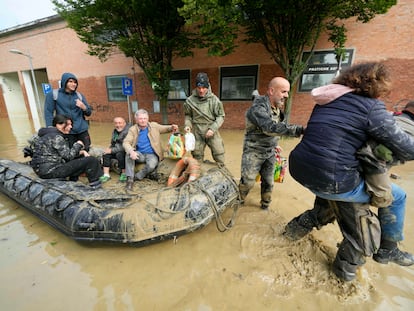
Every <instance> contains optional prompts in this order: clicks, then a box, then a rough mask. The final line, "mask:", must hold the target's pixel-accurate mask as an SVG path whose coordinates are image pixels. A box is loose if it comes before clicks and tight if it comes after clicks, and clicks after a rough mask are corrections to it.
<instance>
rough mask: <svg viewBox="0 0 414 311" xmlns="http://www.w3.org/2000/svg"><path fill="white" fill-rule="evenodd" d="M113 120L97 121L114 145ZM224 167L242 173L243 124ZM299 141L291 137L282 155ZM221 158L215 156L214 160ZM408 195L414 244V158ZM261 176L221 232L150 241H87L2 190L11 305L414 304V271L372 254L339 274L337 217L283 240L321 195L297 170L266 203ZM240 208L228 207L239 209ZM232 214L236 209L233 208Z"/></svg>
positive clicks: (4, 150) (401, 170)
mask: <svg viewBox="0 0 414 311" xmlns="http://www.w3.org/2000/svg"><path fill="white" fill-rule="evenodd" d="M0 131H1V135H0V158H8V159H14V160H17V161H22V160H23V156H22V153H21V149H22V148H23V147H24V145H25V143H26V140H27V139H28V138H29V137H30V136H31V134H32V126H31V125H30V123H28V122H27V121H26V120H13V122H12V124H11V123H10V122H9V120H8V119H0ZM111 131H112V125H111V124H97V123H92V124H91V136H92V143H93V145H95V146H106V145H107V143H108V141H109V137H110V134H111ZM222 135H223V138H224V141H225V147H226V165H227V166H228V168H229V169H230V171H231V172H232V173H233V174H234V176H235V177H236V179H239V177H240V159H241V148H242V139H243V132H242V131H222ZM297 142H298V140H296V139H289V140H282V141H281V145H282V147H283V148H284V154H285V155H288V154H289V150H290V149H291V148H292V147H293V146H294V145H295V144H296V143H297ZM208 158H209V159H211V157H210V156H209V157H208ZM393 172H394V173H396V174H398V175H399V176H400V177H401V178H400V179H397V180H396V183H398V184H400V185H401V186H402V187H403V188H404V189H405V190H406V191H407V193H408V204H407V217H406V224H405V236H406V239H405V241H404V242H403V243H402V244H401V248H403V249H405V250H407V251H411V252H414V246H413V245H414V243H413V242H414V211H413V207H414V198H413V197H414V195H413V194H414V193H413V189H414V163H408V164H406V165H404V166H401V167H397V168H394V169H393ZM259 201H260V195H259V184H257V185H256V187H255V188H254V189H253V191H252V193H251V194H250V195H249V196H248V198H247V201H246V204H245V206H244V207H243V208H242V209H240V210H239V213H238V215H237V219H236V225H235V226H234V227H233V228H232V229H231V230H229V231H227V232H224V233H220V232H219V231H218V230H217V229H216V226H215V224H214V222H213V223H211V224H210V225H208V226H207V227H205V228H203V229H201V230H199V231H197V232H194V233H191V234H188V235H185V236H182V237H180V238H179V239H178V240H177V241H175V242H174V241H165V242H162V243H159V244H154V245H151V246H145V247H142V248H132V247H125V246H110V247H108V246H105V247H96V246H95V247H93V246H85V245H80V244H78V243H77V242H74V241H73V240H71V239H70V238H68V237H66V236H65V235H63V234H61V233H59V232H58V231H56V230H55V229H53V228H52V227H50V226H49V225H47V224H45V223H43V222H42V221H41V220H40V219H38V218H36V217H34V216H32V214H30V212H28V211H27V210H25V209H24V208H23V207H21V206H19V204H17V203H16V202H14V201H12V200H10V199H8V198H7V197H5V196H4V195H2V194H0V246H1V254H0V276H1V278H0V280H1V281H0V308H1V310H7V311H9V310H19V311H23V310H43V311H48V310H50V311H55V310H64V311H66V310H111V311H112V310H114V311H117V310H186V311H190V310H193V311H213V310H214V311H221V310H318V311H321V310H322V311H323V310H381V311H382V310H413V308H414V268H413V267H400V266H397V265H394V264H389V265H380V264H378V263H376V262H374V261H373V260H372V259H369V258H368V259H367V263H366V265H365V266H364V267H363V268H362V269H361V271H360V274H359V277H358V280H356V281H353V282H351V283H343V282H341V281H338V280H337V279H336V277H335V276H334V274H333V273H332V272H331V271H330V264H331V263H332V261H333V259H334V256H335V253H336V243H338V242H339V241H340V240H341V234H340V233H339V230H338V228H337V225H336V224H330V225H328V226H326V227H324V228H323V229H321V230H320V231H314V232H312V234H310V235H309V236H308V237H306V238H304V239H303V240H301V241H299V242H294V243H292V242H288V241H286V240H284V239H283V237H281V232H282V230H283V227H284V225H285V224H286V222H287V221H288V220H290V219H291V218H292V217H293V216H296V215H297V214H299V213H300V212H302V211H304V210H305V209H308V208H310V207H311V204H312V202H313V196H312V195H311V193H310V192H309V191H307V190H306V189H304V188H303V187H302V186H300V185H299V184H297V183H296V182H295V181H294V180H293V179H292V178H291V177H290V176H286V178H285V181H284V183H281V184H276V185H275V189H274V194H273V202H272V205H271V208H270V210H269V211H268V212H266V211H262V210H260V208H259ZM229 212H230V211H229ZM225 216H230V213H228V215H225Z"/></svg>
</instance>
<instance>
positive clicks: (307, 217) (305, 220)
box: [283, 210, 315, 241]
mask: <svg viewBox="0 0 414 311" xmlns="http://www.w3.org/2000/svg"><path fill="white" fill-rule="evenodd" d="M311 213H312V210H308V211H306V212H304V213H303V214H301V215H299V216H297V217H295V218H293V219H292V220H291V221H289V222H288V224H287V225H286V227H285V232H283V235H284V236H285V237H286V238H288V239H289V240H292V241H296V240H299V239H301V238H303V237H304V236H305V235H307V234H308V233H309V232H311V231H312V230H313V227H314V226H315V224H314V221H313V218H312V216H311Z"/></svg>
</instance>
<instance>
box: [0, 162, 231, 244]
mask: <svg viewBox="0 0 414 311" xmlns="http://www.w3.org/2000/svg"><path fill="white" fill-rule="evenodd" d="M175 163H176V161H174V160H170V159H165V160H164V161H162V162H161V163H160V166H159V168H158V176H159V178H158V180H157V181H154V180H149V179H144V180H143V181H140V182H135V185H134V191H133V192H126V191H125V190H124V185H125V184H124V183H120V182H118V181H117V178H113V179H111V180H110V181H109V182H108V183H105V184H104V185H103V187H102V188H101V189H97V190H93V189H91V188H90V187H89V186H88V185H86V184H85V183H83V182H81V181H78V182H73V181H66V180H65V181H63V180H56V179H49V180H48V179H41V178H39V177H38V176H37V175H36V174H35V173H34V172H33V170H32V168H31V167H30V166H29V165H27V164H25V163H18V162H15V161H12V160H6V159H0V191H1V192H2V193H4V194H5V195H7V196H8V197H10V198H11V199H13V200H15V201H16V202H18V203H19V204H21V205H23V206H24V207H25V208H27V209H28V210H30V211H31V212H33V213H34V214H35V215H36V216H38V217H39V218H41V219H42V220H43V221H45V222H47V223H48V224H49V225H51V226H53V227H54V228H56V229H58V230H60V231H61V232H63V233H64V234H66V235H68V236H69V237H71V238H73V239H74V240H76V241H79V242H104V243H118V244H131V245H133V246H143V245H147V244H150V243H154V242H159V241H162V240H167V239H175V238H176V237H178V236H180V235H183V234H187V233H190V232H193V231H195V230H197V229H200V228H202V227H204V226H206V225H207V224H209V223H210V222H211V221H212V220H213V219H215V220H216V222H217V226H218V228H219V229H220V230H224V229H225V228H226V227H227V225H226V224H225V223H224V222H223V221H222V219H221V214H222V213H223V211H225V210H226V209H227V208H234V211H236V210H237V206H238V199H239V193H238V187H237V184H236V182H235V181H234V178H233V177H232V176H231V174H230V173H229V172H228V171H227V169H226V168H224V167H218V166H216V165H205V164H203V165H202V173H201V176H200V177H199V178H198V179H197V180H195V181H192V182H188V183H185V184H183V185H182V186H180V187H176V188H175V187H166V186H165V185H166V181H167V179H168V175H169V172H170V171H171V169H173V168H174V165H175ZM114 177H115V176H114Z"/></svg>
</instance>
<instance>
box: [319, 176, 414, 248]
mask: <svg viewBox="0 0 414 311" xmlns="http://www.w3.org/2000/svg"><path fill="white" fill-rule="evenodd" d="M391 186H392V196H393V197H394V200H393V201H392V203H391V205H390V206H389V207H382V208H379V209H378V218H379V221H380V224H381V238H382V239H385V240H388V241H393V242H399V241H402V240H403V239H404V235H403V229H404V218H405V203H406V199H407V195H406V193H405V191H404V190H403V189H402V188H400V187H399V186H397V185H395V184H392V185H391ZM313 193H314V194H315V195H317V196H318V197H321V198H323V199H326V200H332V201H343V202H354V203H369V201H370V196H369V195H368V193H367V192H366V189H365V182H364V181H363V182H361V183H360V184H359V185H358V186H357V187H356V188H355V189H353V190H351V191H349V192H345V193H338V194H326V193H319V192H313Z"/></svg>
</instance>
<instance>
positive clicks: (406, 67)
mask: <svg viewBox="0 0 414 311" xmlns="http://www.w3.org/2000/svg"><path fill="white" fill-rule="evenodd" d="M413 12H414V1H412V0H400V1H398V4H397V5H396V6H394V7H392V8H391V10H389V12H388V13H387V14H385V15H378V16H376V17H375V18H374V19H373V20H372V21H370V22H369V23H366V24H362V23H359V22H355V20H353V19H351V20H348V21H346V23H345V24H346V26H347V28H348V32H347V36H348V41H347V43H346V47H347V48H353V49H354V51H355V54H354V63H358V62H362V61H373V60H382V61H385V62H386V64H387V65H388V66H389V68H390V70H391V73H392V76H393V80H394V89H393V91H392V92H391V93H390V94H389V95H388V96H387V98H384V101H385V102H386V104H387V107H388V108H389V109H392V106H393V105H394V104H395V103H397V102H399V101H403V100H405V99H414V88H413V87H412V83H413V81H414V70H412V68H414V54H413V51H414V40H412V39H413V38H414V27H412V16H413ZM12 48H17V49H19V50H22V51H27V50H30V53H31V55H32V56H33V66H34V68H35V70H43V71H44V72H45V73H46V74H47V78H48V79H49V81H42V82H49V83H52V85H53V87H56V86H57V81H58V80H59V79H60V77H61V74H62V73H63V72H66V71H69V72H73V73H74V74H75V75H76V76H77V77H78V80H79V91H81V92H82V93H83V94H84V95H85V97H86V98H87V100H88V102H89V103H90V104H91V106H92V107H93V109H94V112H93V114H92V116H91V117H90V120H91V121H93V122H95V121H96V122H101V121H105V122H108V121H112V119H113V118H114V117H115V116H123V117H124V118H126V119H128V109H127V104H126V102H109V101H108V99H107V94H106V82H105V77H106V76H110V75H125V76H128V77H130V78H133V81H134V91H135V94H134V95H133V96H131V98H130V100H131V101H138V105H139V108H144V109H146V110H148V112H149V113H150V118H151V120H154V121H158V122H161V115H160V114H159V113H153V100H154V99H155V98H156V97H155V94H154V93H153V91H152V89H151V87H150V86H149V85H148V83H147V82H146V79H145V77H144V75H143V72H142V70H141V69H140V68H139V66H137V65H136V63H134V62H133V60H132V59H131V58H126V57H124V56H123V55H122V54H121V53H118V54H115V55H112V56H111V57H109V59H108V60H107V61H106V62H101V61H99V60H98V59H97V58H96V57H93V56H89V55H88V54H87V46H86V45H85V44H84V43H82V42H81V41H80V40H79V39H78V37H77V35H76V34H75V33H74V31H72V30H71V29H69V28H67V27H66V24H65V23H64V21H61V20H59V19H56V20H52V21H51V22H50V23H45V24H42V25H39V26H37V27H36V26H31V27H28V28H24V29H22V30H21V31H13V32H11V33H9V34H2V33H0V74H1V73H9V72H19V71H23V70H28V61H27V58H25V57H22V56H19V55H12V54H11V53H9V52H8V51H9V50H10V49H12ZM315 49H316V50H323V49H332V44H331V43H329V42H328V41H327V36H326V34H322V36H321V38H320V40H319V41H318V43H317V45H316V47H315ZM244 65H259V77H258V90H259V92H260V93H261V94H264V93H265V92H266V88H267V84H268V82H269V81H270V79H271V78H273V77H274V76H279V75H282V72H281V70H280V68H279V67H278V66H276V65H275V64H274V61H273V60H272V59H271V58H270V55H269V54H268V53H267V51H266V50H265V49H264V48H263V47H262V46H261V45H260V44H249V45H244V44H243V43H242V42H240V44H239V47H238V48H237V49H236V50H235V52H234V53H232V54H231V55H228V56H225V57H209V56H207V54H206V51H205V50H196V51H194V57H186V58H177V59H174V61H173V66H174V69H190V70H191V88H194V80H195V77H196V75H197V73H198V72H200V71H204V72H206V73H207V74H208V75H209V78H210V82H211V85H212V90H213V92H214V93H215V94H218V93H219V82H220V80H219V72H220V67H221V66H244ZM22 87H23V86H22ZM23 92H24V91H23ZM291 94H292V96H293V103H292V110H291V114H290V121H291V122H292V123H298V124H302V125H305V124H306V123H307V121H308V118H309V116H310V113H311V111H312V108H313V105H314V104H313V101H312V99H311V97H310V94H309V93H298V92H297V90H296V87H295V86H294V87H292V90H291ZM25 99H26V101H27V97H26V96H25ZM223 105H224V110H225V113H226V118H225V122H224V124H223V128H237V129H242V128H244V122H245V121H244V114H245V111H246V110H247V109H248V107H249V106H250V105H251V102H250V101H238V102H237V101H223ZM4 106H5V105H4V100H3V98H2V95H1V91H0V116H3V115H4V112H3V109H5V108H3V107H4ZM168 122H169V123H176V124H178V125H180V126H182V125H183V122H184V115H183V110H182V101H171V102H169V103H168Z"/></svg>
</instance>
